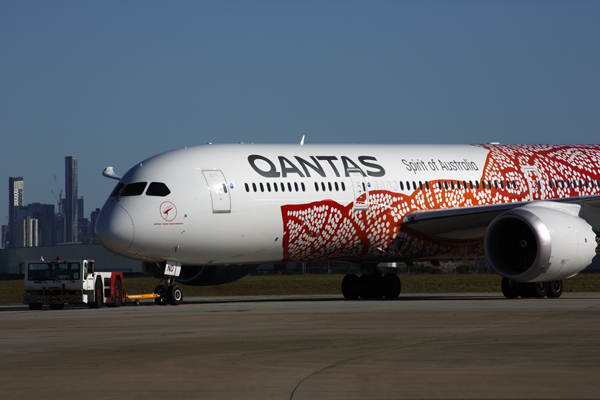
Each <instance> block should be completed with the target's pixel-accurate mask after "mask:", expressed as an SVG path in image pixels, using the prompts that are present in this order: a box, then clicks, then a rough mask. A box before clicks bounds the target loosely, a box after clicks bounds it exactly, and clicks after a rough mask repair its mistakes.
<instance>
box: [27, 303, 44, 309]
mask: <svg viewBox="0 0 600 400" xmlns="http://www.w3.org/2000/svg"><path fill="white" fill-rule="evenodd" d="M42 307H44V304H42V303H35V304H30V305H29V309H30V310H41V309H42Z"/></svg>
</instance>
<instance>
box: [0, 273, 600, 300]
mask: <svg viewBox="0 0 600 400" xmlns="http://www.w3.org/2000/svg"><path fill="white" fill-rule="evenodd" d="M399 276H400V280H401V281H402V294H411V293H500V280H501V277H500V276H499V275H486V274H480V275H470V274H435V275H426V274H425V275H399ZM343 277H344V275H341V274H332V275H325V274H309V275H253V276H248V277H246V278H243V279H240V280H239V281H237V282H234V283H229V284H226V285H220V286H186V285H181V286H182V288H183V293H184V296H186V297H197V296H200V297H201V296H269V295H307V294H339V295H340V296H341V288H340V287H341V283H342V279H343ZM159 284H160V280H159V279H155V278H146V277H141V278H129V279H125V290H126V291H127V293H129V294H141V293H152V292H153V291H154V288H155V287H156V286H157V285H159ZM23 288H24V286H23V281H22V280H15V281H0V301H21V300H22V298H23ZM564 291H565V292H599V291H600V274H580V275H577V276H575V277H573V278H571V279H567V280H565V281H564Z"/></svg>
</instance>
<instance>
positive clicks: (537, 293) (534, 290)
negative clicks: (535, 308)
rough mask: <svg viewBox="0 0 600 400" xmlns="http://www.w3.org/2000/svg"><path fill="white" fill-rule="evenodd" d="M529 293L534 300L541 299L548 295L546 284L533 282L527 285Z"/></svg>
mask: <svg viewBox="0 0 600 400" xmlns="http://www.w3.org/2000/svg"><path fill="white" fill-rule="evenodd" d="M527 286H529V293H531V297H533V298H534V299H543V298H544V297H546V294H547V293H548V283H546V282H534V283H529V284H528V285H527Z"/></svg>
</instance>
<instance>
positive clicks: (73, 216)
mask: <svg viewBox="0 0 600 400" xmlns="http://www.w3.org/2000/svg"><path fill="white" fill-rule="evenodd" d="M64 160H65V192H64V195H63V191H62V189H60V187H59V188H57V193H54V192H52V193H53V194H54V195H55V201H54V202H53V203H51V204H46V203H40V202H30V203H27V202H26V200H25V198H26V189H25V179H24V178H23V177H9V179H8V181H9V190H8V197H9V207H8V218H7V223H6V224H2V227H3V230H2V232H3V233H4V234H5V235H6V236H3V237H2V239H3V240H2V243H1V244H2V247H3V248H4V247H37V246H50V245H55V244H61V243H76V242H80V243H81V242H82V243H90V242H92V241H93V224H94V223H95V220H96V218H97V216H98V214H99V208H96V209H95V210H94V211H92V212H91V213H90V214H89V218H86V217H85V210H84V198H83V196H78V193H77V187H78V159H77V156H65V157H64ZM54 178H55V180H56V184H57V185H59V184H58V179H57V178H56V176H55V177H54ZM6 244H8V245H6Z"/></svg>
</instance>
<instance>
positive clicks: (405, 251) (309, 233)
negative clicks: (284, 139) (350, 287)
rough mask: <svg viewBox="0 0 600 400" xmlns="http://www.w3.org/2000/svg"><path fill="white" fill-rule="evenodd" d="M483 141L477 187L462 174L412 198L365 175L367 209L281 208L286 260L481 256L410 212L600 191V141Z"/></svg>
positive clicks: (478, 247)
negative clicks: (427, 231)
mask: <svg viewBox="0 0 600 400" xmlns="http://www.w3.org/2000/svg"><path fill="white" fill-rule="evenodd" d="M478 146H479V147H482V148H485V149H487V150H488V151H489V153H488V156H487V159H486V162H485V166H484V168H483V170H482V174H481V176H480V177H479V178H478V182H477V186H476V183H475V182H474V181H473V182H470V181H464V180H462V179H461V180H452V181H451V180H440V181H438V180H434V181H429V182H428V185H429V187H430V189H431V190H427V189H425V188H423V189H417V190H415V191H414V192H413V193H411V194H409V195H408V194H402V193H396V192H392V191H390V190H379V189H374V188H373V186H374V185H373V184H376V183H377V180H373V178H370V177H369V178H366V179H367V181H369V182H370V183H371V184H372V185H373V186H372V188H371V189H370V191H369V208H368V210H354V209H353V204H352V203H350V204H348V205H342V204H339V203H338V202H335V201H333V200H323V201H318V202H313V203H310V204H299V205H286V206H282V207H281V212H282V217H283V225H284V236H283V243H282V246H283V252H284V254H283V256H284V258H283V261H310V260H325V259H329V260H335V259H359V258H360V259H367V260H369V259H370V260H374V261H375V260H377V261H385V260H414V259H426V258H428V257H430V258H469V257H473V258H479V257H481V258H482V257H483V256H484V254H483V244H482V241H480V240H478V241H470V242H464V241H452V240H446V241H440V239H439V238H435V240H434V239H433V238H428V237H426V236H424V235H420V234H416V233H415V232H414V231H411V230H410V229H408V228H405V227H403V226H402V220H403V218H404V216H405V215H407V214H408V213H410V212H412V211H416V210H428V209H444V208H456V207H467V206H480V205H490V204H502V203H510V202H522V201H529V200H540V199H557V198H564V197H578V196H586V195H591V194H597V193H598V192H600V187H599V186H600V182H599V181H598V179H599V178H600V173H599V171H598V166H599V165H600V146H596V145H581V146H568V147H567V146H559V145H502V146H499V145H478ZM456 176H457V177H459V176H460V175H459V173H457V174H456ZM395 179H396V180H399V177H395ZM459 179H460V178H459ZM482 181H483V185H485V187H484V186H483V185H482V184H481V182H482ZM423 184H425V183H424V182H423ZM446 185H448V188H446ZM359 199H361V198H359ZM364 199H365V195H362V200H363V201H364Z"/></svg>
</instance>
